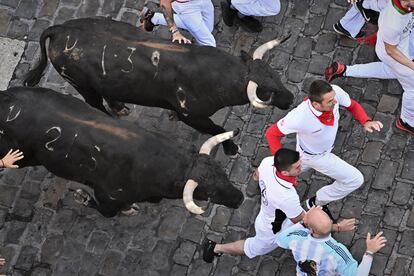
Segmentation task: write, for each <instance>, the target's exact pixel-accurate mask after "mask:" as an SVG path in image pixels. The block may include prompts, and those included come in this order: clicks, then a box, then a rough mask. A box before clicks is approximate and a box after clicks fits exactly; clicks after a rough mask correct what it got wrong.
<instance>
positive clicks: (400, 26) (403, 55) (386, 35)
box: [325, 0, 414, 134]
mask: <svg viewBox="0 0 414 276" xmlns="http://www.w3.org/2000/svg"><path fill="white" fill-rule="evenodd" d="M413 10H414V0H390V1H389V3H388V4H387V6H386V7H385V8H384V9H383V10H382V11H381V13H380V17H379V22H378V26H379V31H378V37H377V43H376V46H375V51H376V53H377V56H378V58H379V59H380V60H381V61H382V62H371V63H367V64H356V65H350V66H346V65H344V64H341V63H339V62H334V63H333V64H332V65H331V66H329V67H328V68H326V70H325V78H326V80H328V81H329V82H330V81H331V80H333V79H335V78H337V77H339V76H345V77H357V78H380V79H395V78H396V79H398V81H399V82H400V84H401V86H402V88H403V90H404V93H403V97H402V108H401V116H400V118H398V119H397V120H396V126H397V127H398V128H399V129H401V130H403V131H407V132H409V133H411V134H414V61H413V59H414V32H413V29H414V13H413Z"/></svg>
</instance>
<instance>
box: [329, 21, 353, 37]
mask: <svg viewBox="0 0 414 276" xmlns="http://www.w3.org/2000/svg"><path fill="white" fill-rule="evenodd" d="M332 28H333V29H334V31H335V33H337V34H339V35H343V36H346V37H347V38H349V39H352V40H355V38H353V37H352V36H351V35H349V34H347V33H344V32H342V31H341V30H339V29H337V28H336V27H335V24H333V26H332Z"/></svg>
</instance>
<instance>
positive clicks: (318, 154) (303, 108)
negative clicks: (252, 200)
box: [266, 80, 382, 213]
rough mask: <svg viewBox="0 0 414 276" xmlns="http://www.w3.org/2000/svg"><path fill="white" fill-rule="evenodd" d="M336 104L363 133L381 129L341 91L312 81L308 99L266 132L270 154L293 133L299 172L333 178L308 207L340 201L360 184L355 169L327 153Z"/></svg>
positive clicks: (336, 118) (334, 127) (335, 128)
mask: <svg viewBox="0 0 414 276" xmlns="http://www.w3.org/2000/svg"><path fill="white" fill-rule="evenodd" d="M340 105H341V106H343V107H345V108H347V109H348V110H349V111H350V112H351V113H352V115H353V116H354V117H355V119H357V120H358V121H359V122H360V123H361V124H362V125H363V126H364V129H365V130H366V131H369V132H372V131H373V130H377V131H379V130H380V129H381V128H382V124H381V122H378V121H371V119H370V118H369V117H368V116H367V114H366V113H365V111H364V109H363V108H362V107H361V105H359V104H358V103H357V102H356V101H354V100H353V99H351V98H350V97H349V95H348V94H347V93H346V92H345V91H344V90H343V89H342V88H340V87H339V86H336V85H332V86H331V85H330V84H329V83H327V82H326V81H322V80H316V81H314V82H313V83H312V84H311V86H310V92H309V98H308V99H306V100H305V101H303V102H302V103H301V104H299V105H298V106H297V107H296V108H294V109H293V110H291V111H290V112H289V113H288V114H287V115H286V116H285V117H284V118H282V119H281V120H279V121H278V122H277V124H274V125H273V126H272V127H270V128H269V129H268V130H267V132H266V138H267V141H268V143H269V147H270V150H271V152H272V153H275V152H277V151H278V150H279V149H280V148H281V143H280V139H281V137H283V136H285V135H288V134H290V133H296V139H297V144H296V145H297V146H296V148H297V150H298V151H299V152H300V153H301V157H302V158H301V161H302V171H305V170H307V169H309V168H313V169H315V170H317V171H319V172H321V173H323V174H325V175H327V176H329V177H331V178H333V179H335V181H334V182H333V183H332V184H331V185H327V186H325V187H322V188H321V189H319V190H318V191H317V192H316V196H315V197H312V198H311V199H309V200H308V201H307V203H308V204H307V205H308V208H310V207H312V206H313V205H315V204H316V205H326V204H328V203H329V202H331V201H334V200H338V199H342V198H343V197H345V196H346V195H348V194H349V193H351V192H352V191H354V190H356V189H358V188H359V187H360V186H361V185H362V184H363V182H364V177H363V175H362V173H361V172H360V171H358V169H356V168H355V167H353V166H351V165H350V164H348V163H347V162H345V161H344V160H342V159H341V158H339V157H338V156H336V155H335V154H333V153H331V150H332V148H333V146H334V142H335V137H336V133H337V131H338V125H339V118H340V115H339V106H340ZM326 212H327V211H326ZM327 213H328V212H327Z"/></svg>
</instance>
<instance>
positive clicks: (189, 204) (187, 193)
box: [183, 179, 204, 215]
mask: <svg viewBox="0 0 414 276" xmlns="http://www.w3.org/2000/svg"><path fill="white" fill-rule="evenodd" d="M197 186H198V183H197V182H195V181H194V180H192V179H189V180H187V183H185V186H184V192H183V201H184V205H185V208H187V210H188V211H190V212H191V213H193V214H196V215H201V214H202V213H204V210H203V208H201V207H200V206H197V204H195V203H194V200H193V193H194V190H195V189H196V188H197Z"/></svg>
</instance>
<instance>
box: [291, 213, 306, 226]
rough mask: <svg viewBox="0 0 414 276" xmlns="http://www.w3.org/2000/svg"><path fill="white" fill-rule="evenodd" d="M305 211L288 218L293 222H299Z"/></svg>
mask: <svg viewBox="0 0 414 276" xmlns="http://www.w3.org/2000/svg"><path fill="white" fill-rule="evenodd" d="M305 214H306V213H305V212H302V213H300V215H299V216H297V217H295V218H290V221H291V222H292V223H294V224H296V223H298V222H300V221H301V220H303V217H304V216H305Z"/></svg>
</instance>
